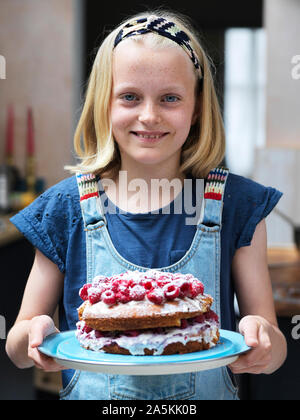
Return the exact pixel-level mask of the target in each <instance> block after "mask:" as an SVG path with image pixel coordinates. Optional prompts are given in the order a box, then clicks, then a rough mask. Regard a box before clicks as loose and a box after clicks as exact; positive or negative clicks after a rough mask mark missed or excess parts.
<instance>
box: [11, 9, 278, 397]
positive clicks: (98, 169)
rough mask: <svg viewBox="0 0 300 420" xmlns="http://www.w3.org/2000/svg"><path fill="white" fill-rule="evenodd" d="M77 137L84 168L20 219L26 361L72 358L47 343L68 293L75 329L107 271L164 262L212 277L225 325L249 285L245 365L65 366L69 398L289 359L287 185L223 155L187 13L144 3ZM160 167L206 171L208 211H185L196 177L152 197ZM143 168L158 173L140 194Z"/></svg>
mask: <svg viewBox="0 0 300 420" xmlns="http://www.w3.org/2000/svg"><path fill="white" fill-rule="evenodd" d="M81 140H83V142H81ZM74 144H75V150H76V152H77V154H78V155H79V157H80V158H81V162H80V164H78V165H77V166H76V167H71V170H72V171H73V172H76V174H77V176H76V177H75V176H72V177H70V178H68V179H66V180H64V181H62V182H60V183H59V184H58V185H56V186H54V187H52V188H50V189H49V190H48V191H46V192H45V193H44V194H42V195H41V196H40V197H39V198H38V199H37V200H36V201H35V202H34V203H33V204H31V205H30V206H29V207H27V208H26V209H24V210H23V211H21V212H20V213H19V214H17V215H16V216H15V217H13V218H12V222H13V223H14V224H15V225H16V226H17V227H18V228H19V229H20V231H21V232H23V234H24V235H25V236H26V237H27V238H28V239H29V240H30V241H31V242H32V243H33V245H34V246H35V247H36V256H35V261H34V264H33V267H32V271H31V273H30V276H29V279H28V283H27V286H26V289H25V293H24V297H23V302H22V306H21V309H20V312H19V315H18V318H17V320H16V322H15V325H14V326H13V328H12V329H11V331H10V332H9V335H8V339H7V346H6V348H7V353H8V355H9V357H10V358H11V359H12V361H13V362H14V363H15V364H16V365H17V366H18V367H20V368H26V367H31V366H33V365H35V366H37V367H39V368H41V369H44V370H46V371H56V370H61V369H63V367H62V366H59V365H58V364H57V363H55V362H54V360H52V359H51V358H48V357H46V356H44V355H42V354H41V353H40V352H39V351H38V349H37V347H38V346H39V345H40V344H41V343H42V341H43V339H44V338H45V337H46V336H47V335H48V334H51V333H53V332H57V331H58V330H57V329H56V327H55V326H54V323H53V321H52V316H53V313H54V310H55V308H56V306H57V304H58V303H59V304H60V305H59V308H60V325H59V328H60V331H65V330H71V329H75V328H76V326H75V324H76V322H77V320H78V316H77V311H76V308H77V307H78V306H79V305H80V303H81V300H80V298H79V296H78V291H79V289H80V288H81V287H82V285H83V284H84V283H85V282H90V281H91V280H92V279H93V277H94V276H96V275H98V274H103V275H107V276H110V275H113V274H117V273H121V272H124V271H127V270H128V269H131V270H141V271H145V270H146V269H148V268H159V269H161V270H164V271H171V272H177V271H180V272H182V273H192V274H193V275H194V276H196V277H198V278H202V279H203V282H204V285H205V291H206V292H207V293H210V294H211V295H213V297H214V299H215V303H214V305H215V307H214V309H215V310H216V311H217V313H218V315H219V316H220V320H221V326H222V328H224V329H229V330H235V315H234V305H233V297H234V291H235V293H236V295H237V298H238V303H239V308H240V313H241V315H242V319H241V322H240V324H239V330H240V332H241V333H242V334H243V335H244V337H245V341H246V344H247V345H248V346H250V347H252V350H251V351H250V352H249V353H247V354H246V355H243V356H241V357H239V359H238V360H237V361H236V362H235V363H233V364H232V365H231V366H230V369H231V371H229V369H227V368H220V369H215V370H212V371H207V372H200V373H187V374H181V375H154V376H148V377H147V376H130V375H104V374H95V373H90V372H80V371H76V372H74V371H73V370H69V369H68V370H63V371H62V375H63V386H64V389H63V390H62V392H61V398H62V399H153V400H155V399H237V398H238V397H237V388H236V387H235V385H234V375H233V373H244V372H249V373H272V372H274V371H275V370H276V369H278V368H279V367H280V366H281V364H282V363H283V362H284V360H285V357H286V342H285V338H284V336H283V335H282V333H281V332H280V331H279V329H278V326H277V322H276V315H275V311H274V305H273V298H272V288H271V284H270V278H269V274H268V268H267V257H266V243H267V242H266V227H265V221H264V219H265V217H266V216H267V215H268V214H269V213H270V211H271V210H272V209H273V207H274V206H275V205H276V204H277V202H278V200H279V199H280V196H281V193H280V192H279V191H276V190H275V189H273V188H266V187H264V186H262V185H260V184H257V183H255V182H253V181H251V180H248V179H245V178H243V177H240V176H238V175H233V174H229V171H228V170H227V169H225V168H217V167H218V165H219V164H220V162H221V161H222V159H223V156H224V149H225V147H224V128H223V123H222V119H221V115H220V110H219V106H218V102H217V98H216V94H215V90H214V86H213V80H212V76H211V72H210V64H209V61H208V59H207V57H206V55H205V53H204V51H203V49H202V48H201V45H200V44H199V41H198V39H197V37H196V35H195V32H194V31H193V30H192V29H191V27H190V25H189V24H188V23H187V21H186V20H185V19H184V18H182V17H179V16H177V15H175V14H174V13H169V12H161V11H160V12H155V13H143V14H142V15H138V16H134V17H133V18H130V19H129V20H128V21H126V22H125V23H123V24H122V25H120V26H119V27H118V28H117V29H116V30H114V31H113V32H112V33H111V34H110V35H108V36H107V38H106V39H105V40H104V42H103V44H102V45H101V47H100V48H99V50H98V53H97V56H96V59H95V62H94V65H93V69H92V73H91V76H90V80H89V85H88V90H87V95H86V100H85V104H84V107H83V111H82V115H81V118H80V120H79V123H78V127H77V131H76V133H75V143H74ZM215 168H216V169H215ZM124 174H126V181H125V183H124V177H123V178H122V180H121V175H124ZM201 178H203V179H205V195H204V199H203V200H202V202H201V203H200V204H199V203H198V198H199V194H200V193H199V191H198V189H197V188H196V187H195V185H196V183H195V181H196V180H198V179H201ZM153 179H157V180H167V181H169V182H172V181H173V180H180V182H181V184H180V185H182V182H184V181H186V180H192V181H193V182H192V185H193V188H192V191H191V195H192V198H193V203H195V202H197V206H196V207H198V210H199V206H200V207H201V212H200V216H199V218H198V219H197V222H196V223H194V224H187V223H185V221H186V216H187V211H186V209H185V208H184V206H183V207H182V211H181V213H180V212H179V213H178V214H177V213H176V214H175V212H174V206H175V203H177V199H178V196H179V195H180V194H181V193H182V194H183V196H186V195H187V194H188V193H189V191H186V188H185V187H184V188H182V190H181V191H180V194H175V193H174V192H173V195H172V196H171V197H170V196H169V197H166V194H164V193H162V192H160V194H159V195H158V196H157V197H155V198H156V203H154V204H153V200H152V201H151V200H150V201H149V198H150V197H151V196H153V194H152V193H153V188H152V181H153ZM136 180H142V181H143V183H144V186H146V188H145V189H142V190H141V192H142V194H143V195H142V199H141V200H140V203H139V205H138V204H137V202H136V196H135V194H134V192H133V189H132V183H134V182H135V181H136ZM216 181H217V183H218V184H216ZM104 184H106V186H108V185H109V186H110V188H104ZM124 184H125V187H124ZM120 185H122V190H121V189H120V188H119V187H120ZM216 185H217V186H216ZM106 205H108V207H107V208H109V209H110V211H105V206H106ZM166 206H167V207H166ZM168 206H169V209H170V212H169V214H166V212H165V211H163V210H165V209H166V208H168ZM112 209H113V210H114V211H111V210H112ZM221 228H222V230H221Z"/></svg>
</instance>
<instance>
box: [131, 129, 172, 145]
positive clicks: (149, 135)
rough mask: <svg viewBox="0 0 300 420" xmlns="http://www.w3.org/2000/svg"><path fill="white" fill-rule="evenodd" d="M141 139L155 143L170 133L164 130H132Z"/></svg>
mask: <svg viewBox="0 0 300 420" xmlns="http://www.w3.org/2000/svg"><path fill="white" fill-rule="evenodd" d="M131 133H132V134H134V135H135V136H136V137H138V139H139V140H141V141H143V142H147V143H155V142H157V141H159V140H160V139H162V138H163V137H165V136H166V135H167V134H168V133H163V132H157V131H156V132H146V131H131Z"/></svg>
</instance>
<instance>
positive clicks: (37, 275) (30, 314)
mask: <svg viewBox="0 0 300 420" xmlns="http://www.w3.org/2000/svg"><path fill="white" fill-rule="evenodd" d="M63 279H64V275H63V274H62V273H61V272H60V271H59V269H58V267H57V266H56V264H54V263H53V262H52V261H50V260H49V259H48V258H47V257H45V255H43V254H42V253H41V252H40V251H39V250H36V255H35V259H34V263H33V266H32V269H31V272H30V275H29V278H28V281H27V285H26V288H25V292H24V296H23V300H22V305H21V309H20V312H19V314H18V317H17V319H16V322H15V324H14V326H13V327H12V329H11V330H10V331H9V334H8V336H7V340H6V352H7V354H8V356H9V357H10V359H11V360H12V362H13V363H14V364H15V365H16V366H17V367H19V368H28V367H32V366H33V365H36V366H37V367H39V368H41V369H44V370H46V371H57V370H61V369H62V366H60V365H58V364H57V363H56V362H54V360H53V359H52V358H50V357H47V356H45V355H43V354H42V353H40V352H39V351H38V349H37V347H38V346H39V345H40V344H41V343H42V342H43V339H44V337H46V336H47V335H49V334H51V333H53V332H58V330H57V329H56V327H55V325H54V322H53V320H52V317H53V314H54V311H55V309H56V306H57V304H58V302H59V298H60V296H61V293H62V289H63Z"/></svg>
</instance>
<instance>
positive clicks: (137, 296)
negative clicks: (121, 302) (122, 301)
mask: <svg viewBox="0 0 300 420" xmlns="http://www.w3.org/2000/svg"><path fill="white" fill-rule="evenodd" d="M145 294H146V290H145V288H144V287H143V286H140V285H138V284H137V285H136V286H133V287H132V288H131V289H130V292H129V296H130V298H131V299H132V300H137V301H139V300H143V299H144V297H145Z"/></svg>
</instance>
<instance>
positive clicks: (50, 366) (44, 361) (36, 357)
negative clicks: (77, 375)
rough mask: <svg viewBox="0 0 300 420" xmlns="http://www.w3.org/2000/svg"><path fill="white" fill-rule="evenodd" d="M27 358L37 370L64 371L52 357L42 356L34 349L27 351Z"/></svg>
mask: <svg viewBox="0 0 300 420" xmlns="http://www.w3.org/2000/svg"><path fill="white" fill-rule="evenodd" d="M28 357H29V358H30V359H31V360H33V362H34V364H35V366H36V367H37V368H39V369H42V370H44V371H46V372H57V371H60V370H63V369H66V368H65V367H64V366H62V365H59V364H58V363H57V362H56V361H55V360H54V359H53V358H52V357H49V356H46V355H45V354H42V353H41V352H39V351H38V350H37V349H36V348H34V349H30V350H29V352H28Z"/></svg>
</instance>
